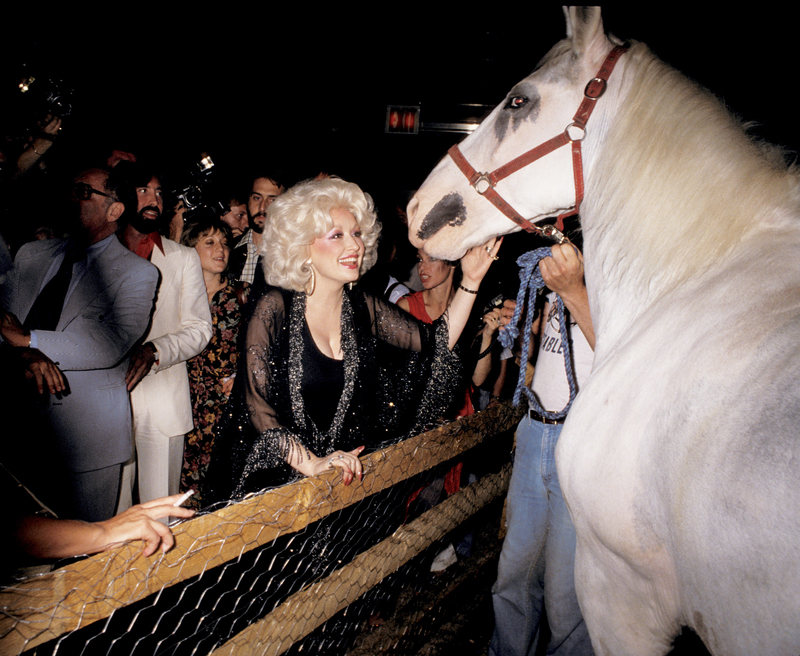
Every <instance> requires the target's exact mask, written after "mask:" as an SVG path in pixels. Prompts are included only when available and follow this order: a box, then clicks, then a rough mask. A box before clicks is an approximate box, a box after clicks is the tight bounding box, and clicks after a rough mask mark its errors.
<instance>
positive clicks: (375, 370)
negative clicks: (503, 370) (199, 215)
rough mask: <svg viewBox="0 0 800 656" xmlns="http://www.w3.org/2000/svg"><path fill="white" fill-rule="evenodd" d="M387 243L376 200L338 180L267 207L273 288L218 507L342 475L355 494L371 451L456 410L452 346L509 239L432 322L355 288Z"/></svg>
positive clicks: (249, 343) (246, 357)
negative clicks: (332, 473) (382, 240)
mask: <svg viewBox="0 0 800 656" xmlns="http://www.w3.org/2000/svg"><path fill="white" fill-rule="evenodd" d="M378 233H379V227H378V223H377V219H376V215H375V211H374V208H373V203H372V199H371V198H370V197H369V196H368V195H367V194H365V193H364V192H363V191H362V190H361V189H359V188H358V187H357V186H356V185H354V184H352V183H348V182H345V181H344V180H341V179H338V178H327V179H322V180H312V181H306V182H303V183H300V184H298V185H296V186H295V187H293V188H291V189H289V190H288V191H287V192H285V193H284V194H282V195H281V196H279V197H278V198H276V199H275V202H274V203H272V205H271V206H270V208H269V210H268V214H267V220H266V225H265V230H264V238H263V239H262V245H261V255H262V262H263V270H264V276H265V278H266V282H267V284H268V287H267V290H266V292H265V293H264V294H263V295H262V296H261V297H260V298H259V299H257V300H256V301H255V304H254V306H253V313H252V316H251V318H250V320H249V322H248V325H247V329H246V332H245V334H244V344H243V350H242V357H243V362H240V370H241V371H240V375H239V377H238V378H237V380H236V384H235V387H234V392H233V395H232V397H231V402H230V403H229V404H228V408H227V410H226V412H225V416H224V418H223V421H222V426H221V430H220V432H219V434H218V438H217V443H216V446H215V451H214V465H213V469H214V470H215V474H214V477H213V482H214V496H215V498H217V499H228V498H232V497H235V498H238V497H241V496H243V495H244V494H246V493H247V492H251V491H255V490H259V489H262V488H264V487H267V486H275V485H279V484H282V483H285V482H288V481H290V480H292V479H293V478H297V477H299V476H316V475H318V474H320V473H322V472H324V471H327V470H330V469H332V468H335V469H338V470H340V472H341V476H342V480H343V481H344V483H345V484H346V485H348V484H350V483H351V482H352V481H353V479H354V478H360V477H361V474H362V466H361V461H360V460H359V455H360V454H361V452H362V450H363V449H364V448H365V447H367V446H369V447H374V446H378V445H379V444H381V443H384V442H386V441H388V440H392V439H397V438H399V437H402V436H404V435H408V434H412V433H414V432H418V431H420V430H421V429H422V428H423V427H424V426H425V425H426V424H429V423H432V422H433V421H434V420H435V419H437V418H438V417H440V416H441V415H442V413H443V411H444V409H445V408H446V407H447V405H448V404H449V403H450V401H451V400H452V394H453V392H454V389H455V386H456V384H457V382H458V378H459V376H458V373H459V369H460V363H459V359H458V357H457V356H455V355H454V354H453V353H452V348H453V346H454V345H455V343H456V340H457V339H458V337H459V335H460V334H461V331H462V330H463V328H464V325H465V323H466V321H467V318H468V316H469V313H470V310H471V308H472V304H473V301H474V299H475V294H476V292H477V288H478V286H479V285H480V282H481V280H482V279H483V277H484V275H485V274H486V272H487V271H488V269H489V266H490V264H491V263H492V258H493V257H494V256H495V254H496V252H497V250H498V249H499V247H500V242H499V241H497V240H494V239H493V240H491V241H490V242H489V243H488V244H486V245H483V246H479V247H476V248H473V249H471V250H470V251H468V252H467V254H466V255H465V256H464V258H463V259H462V272H463V279H462V284H461V286H460V288H459V290H458V291H457V292H456V293H455V295H454V296H453V299H452V302H451V303H450V305H449V307H448V309H447V311H446V312H445V313H444V314H443V315H442V317H441V318H440V319H439V320H437V321H435V322H434V323H433V324H430V325H427V324H424V323H422V322H419V321H417V320H415V319H413V318H412V317H410V316H409V315H408V314H406V313H405V312H402V311H400V310H399V309H398V308H397V307H396V306H394V305H392V304H390V303H387V302H385V301H383V300H381V299H378V298H375V297H373V296H371V295H369V294H366V293H365V292H363V291H361V290H360V289H359V288H358V287H357V286H356V287H354V284H355V283H357V282H358V280H359V278H360V277H361V275H362V274H363V273H364V272H365V271H366V270H367V269H369V268H370V267H371V266H372V265H373V264H374V263H375V259H376V246H377V241H378ZM398 354H403V357H404V358H405V359H404V360H402V364H399V363H400V361H401V360H400V357H398ZM387 362H392V363H394V364H393V365H387V364H386V363H387ZM389 369H391V371H390V370H389Z"/></svg>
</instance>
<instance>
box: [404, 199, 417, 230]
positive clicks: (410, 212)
mask: <svg viewBox="0 0 800 656" xmlns="http://www.w3.org/2000/svg"><path fill="white" fill-rule="evenodd" d="M418 209H419V200H418V199H417V197H416V196H414V198H412V199H411V202H409V204H408V207H407V208H406V214H407V216H408V225H411V224H412V223H414V218H415V217H416V216H417V210H418Z"/></svg>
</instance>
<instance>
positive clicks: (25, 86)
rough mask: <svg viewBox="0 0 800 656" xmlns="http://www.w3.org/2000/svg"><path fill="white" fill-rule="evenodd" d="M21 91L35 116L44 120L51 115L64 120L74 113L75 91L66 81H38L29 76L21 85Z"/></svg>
mask: <svg viewBox="0 0 800 656" xmlns="http://www.w3.org/2000/svg"><path fill="white" fill-rule="evenodd" d="M19 90H20V92H21V93H23V94H25V104H26V105H28V110H29V112H30V114H31V115H33V116H36V117H39V118H44V117H45V116H47V115H48V114H49V115H51V116H57V117H59V118H64V117H65V116H69V115H70V114H71V113H72V103H73V99H74V96H75V90H74V89H72V88H71V87H70V86H69V85H67V83H66V82H64V80H54V79H52V78H49V79H46V80H37V78H35V77H33V76H28V77H25V78H23V79H22V81H21V82H20V83H19Z"/></svg>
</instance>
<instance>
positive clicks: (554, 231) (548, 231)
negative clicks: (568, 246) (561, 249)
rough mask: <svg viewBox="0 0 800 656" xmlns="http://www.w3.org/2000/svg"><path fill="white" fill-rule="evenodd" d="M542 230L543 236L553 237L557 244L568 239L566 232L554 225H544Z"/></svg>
mask: <svg viewBox="0 0 800 656" xmlns="http://www.w3.org/2000/svg"><path fill="white" fill-rule="evenodd" d="M541 230H542V232H541V235H542V237H547V238H548V239H552V240H553V241H554V242H556V243H557V244H563V243H564V242H565V241H567V238H566V237H565V236H564V233H563V232H561V231H560V230H559V229H558V228H556V227H555V226H553V225H545V226H542V227H541Z"/></svg>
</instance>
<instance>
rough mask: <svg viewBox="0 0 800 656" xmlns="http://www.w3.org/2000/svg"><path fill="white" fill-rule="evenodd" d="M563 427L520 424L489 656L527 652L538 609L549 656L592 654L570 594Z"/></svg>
mask: <svg viewBox="0 0 800 656" xmlns="http://www.w3.org/2000/svg"><path fill="white" fill-rule="evenodd" d="M561 428H562V427H561V426H560V425H551V424H542V423H540V422H538V421H532V420H530V419H528V417H524V418H523V419H522V421H521V422H520V424H519V426H518V427H517V448H516V455H515V457H514V469H513V472H512V474H511V483H510V484H509V488H508V501H507V506H506V524H507V533H506V537H505V540H504V542H503V549H502V551H501V553H500V563H499V566H498V572H497V582H496V583H495V584H494V587H493V588H492V603H493V605H494V618H495V628H494V635H493V636H492V643H491V646H490V648H489V654H490V656H509V655H514V656H532V655H533V653H534V652H535V651H536V648H537V644H538V642H539V634H540V626H539V624H540V618H541V615H542V609H543V608H544V609H545V611H546V613H547V623H548V625H549V627H550V632H551V637H550V642H549V644H548V646H547V653H548V654H560V655H561V654H592V653H593V651H592V645H591V642H590V640H589V633H588V631H587V630H586V624H585V623H584V621H583V616H582V615H581V609H580V607H579V606H578V598H577V596H576V595H575V575H574V572H575V528H574V526H573V525H572V519H571V518H570V516H569V511H568V510H567V506H566V504H565V503H564V497H563V495H562V494H561V487H560V486H559V483H558V475H557V474H556V463H555V450H556V443H557V442H558V436H559V435H560V434H561Z"/></svg>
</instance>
